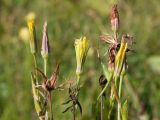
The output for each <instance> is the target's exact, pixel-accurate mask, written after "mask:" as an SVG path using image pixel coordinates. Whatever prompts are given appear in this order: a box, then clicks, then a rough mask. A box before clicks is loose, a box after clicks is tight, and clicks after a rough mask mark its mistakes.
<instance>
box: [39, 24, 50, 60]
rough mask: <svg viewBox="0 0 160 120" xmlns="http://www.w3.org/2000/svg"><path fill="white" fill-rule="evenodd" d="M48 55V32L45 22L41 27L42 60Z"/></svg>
mask: <svg viewBox="0 0 160 120" xmlns="http://www.w3.org/2000/svg"><path fill="white" fill-rule="evenodd" d="M48 53H49V40H48V31H47V22H46V21H45V22H44V26H43V39H42V47H41V55H42V57H43V58H47V57H48Z"/></svg>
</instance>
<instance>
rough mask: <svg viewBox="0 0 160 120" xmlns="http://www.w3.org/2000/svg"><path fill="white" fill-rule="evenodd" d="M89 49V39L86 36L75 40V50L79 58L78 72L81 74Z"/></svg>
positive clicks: (77, 58)
mask: <svg viewBox="0 0 160 120" xmlns="http://www.w3.org/2000/svg"><path fill="white" fill-rule="evenodd" d="M88 49H89V40H88V39H86V37H81V38H80V39H76V40H75V51H76V60H77V69H76V74H77V75H80V74H81V73H82V71H83V65H84V62H85V59H86V56H87V52H88Z"/></svg>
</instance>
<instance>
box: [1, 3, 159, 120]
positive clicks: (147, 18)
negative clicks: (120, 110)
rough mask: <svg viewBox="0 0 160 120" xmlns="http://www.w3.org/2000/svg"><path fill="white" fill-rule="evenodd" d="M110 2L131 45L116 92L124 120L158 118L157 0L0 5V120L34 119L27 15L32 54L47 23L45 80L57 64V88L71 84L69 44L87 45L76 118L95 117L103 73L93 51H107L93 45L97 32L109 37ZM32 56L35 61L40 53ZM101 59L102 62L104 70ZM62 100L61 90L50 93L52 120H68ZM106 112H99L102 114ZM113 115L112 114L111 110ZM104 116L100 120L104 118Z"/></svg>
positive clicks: (72, 71) (72, 51)
mask: <svg viewBox="0 0 160 120" xmlns="http://www.w3.org/2000/svg"><path fill="white" fill-rule="evenodd" d="M114 3H116V4H118V10H119V12H120V14H119V16H120V20H121V21H120V30H119V34H122V33H129V34H130V35H132V36H133V37H134V41H135V42H136V44H135V45H133V48H134V51H135V52H133V53H132V52H131V53H128V54H129V55H128V56H129V57H127V62H128V65H129V68H128V71H127V79H126V83H125V84H123V89H122V94H123V96H125V98H126V99H127V100H128V101H127V103H128V112H129V115H128V117H129V119H130V120H139V119H142V120H147V119H152V120H153V119H154V120H158V119H160V107H159V104H160V102H159V101H160V94H159V93H160V90H159V85H160V81H159V76H158V75H159V74H160V69H159V68H160V55H159V48H160V43H159V31H160V22H159V19H160V16H159V11H160V7H159V4H160V1H159V0H154V1H150V0H141V1H140V0H131V1H129V0H121V1H118V2H117V1H111V0H101V1H99V0H95V1H94V2H93V1H92V0H51V1H43V0H42V1H39V0H34V1H30V0H14V1H11V0H1V1H0V18H1V19H0V37H1V40H0V49H1V50H0V55H1V59H0V68H1V69H0V71H1V72H0V91H1V92H0V108H1V109H0V119H2V120H21V119H23V120H35V119H38V118H37V114H36V111H35V108H34V101H33V96H32V91H31V90H32V88H31V87H32V85H31V84H32V83H31V72H34V71H35V70H34V68H33V65H34V62H33V56H32V54H31V53H30V47H29V36H28V35H27V32H26V30H27V24H26V19H27V18H26V16H27V15H28V14H30V13H32V14H34V15H35V18H36V21H35V23H36V24H35V27H36V33H37V35H36V36H37V42H38V45H37V46H38V51H40V49H41V48H40V46H41V41H42V36H43V32H42V30H43V23H44V21H45V20H47V21H48V38H49V43H50V54H49V59H48V68H47V76H49V77H50V76H51V74H52V72H53V71H54V69H55V68H56V64H57V62H60V71H59V72H60V73H59V74H60V76H59V79H58V80H57V83H58V84H61V83H64V82H67V81H69V80H71V81H73V80H76V75H75V71H76V54H75V48H74V40H75V39H76V38H80V37H81V36H86V37H87V39H89V40H90V49H89V51H88V54H87V58H86V63H85V64H84V68H85V69H83V74H82V75H81V79H80V82H81V84H82V85H83V89H81V90H80V93H79V101H80V103H81V106H82V109H83V115H82V116H81V114H80V112H79V110H77V111H76V118H77V119H82V120H87V119H93V120H94V119H96V118H97V119H98V118H100V110H101V109H100V101H99V102H98V103H97V101H96V100H97V97H98V95H99V93H100V92H101V87H100V86H99V77H100V75H102V73H103V70H102V68H101V64H100V62H99V59H98V58H97V48H100V49H99V53H100V55H103V54H105V52H106V51H107V49H108V48H107V47H106V45H105V44H102V42H100V41H99V36H100V35H101V34H102V33H108V34H111V30H110V29H111V25H110V18H109V16H110V10H111V7H112V5H113V4H114ZM126 31H127V32H126ZM24 36H25V37H24ZM37 54H38V56H41V53H40V52H38V53H37ZM105 57H106V56H104V57H103V63H104V64H105V65H107V58H106V59H105ZM43 62H44V61H43V59H42V58H40V57H39V58H38V59H37V64H38V68H40V69H42V70H43V67H44V66H43ZM67 91H68V90H67ZM107 94H108V92H107ZM67 98H68V92H66V91H56V92H53V94H52V103H53V104H52V106H53V115H54V118H55V119H56V120H66V119H71V118H72V113H71V112H66V113H64V114H62V112H63V111H64V110H65V108H66V107H67V106H63V105H61V104H62V103H64V102H65V101H66V100H67ZM96 103H97V104H96ZM104 104H105V105H107V104H108V103H107V102H106V103H104ZM107 110H108V109H106V107H105V110H104V111H107ZM113 111H115V113H116V111H117V110H116V107H115V108H113ZM107 112H108V111H107ZM104 117H105V118H106V116H105V114H104ZM111 118H112V119H117V114H114V112H112V114H111Z"/></svg>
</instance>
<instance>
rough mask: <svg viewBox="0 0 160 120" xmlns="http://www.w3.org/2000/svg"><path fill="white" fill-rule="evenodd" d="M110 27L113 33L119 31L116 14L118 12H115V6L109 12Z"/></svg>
mask: <svg viewBox="0 0 160 120" xmlns="http://www.w3.org/2000/svg"><path fill="white" fill-rule="evenodd" d="M111 27H112V30H113V32H115V33H116V32H117V31H118V29H119V14H118V10H117V5H114V6H113V7H112V11H111Z"/></svg>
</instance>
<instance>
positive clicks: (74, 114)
mask: <svg viewBox="0 0 160 120" xmlns="http://www.w3.org/2000/svg"><path fill="white" fill-rule="evenodd" d="M73 120H76V107H75V105H74V104H73Z"/></svg>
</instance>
